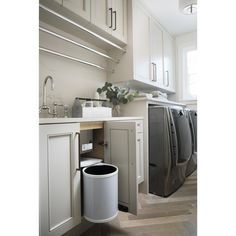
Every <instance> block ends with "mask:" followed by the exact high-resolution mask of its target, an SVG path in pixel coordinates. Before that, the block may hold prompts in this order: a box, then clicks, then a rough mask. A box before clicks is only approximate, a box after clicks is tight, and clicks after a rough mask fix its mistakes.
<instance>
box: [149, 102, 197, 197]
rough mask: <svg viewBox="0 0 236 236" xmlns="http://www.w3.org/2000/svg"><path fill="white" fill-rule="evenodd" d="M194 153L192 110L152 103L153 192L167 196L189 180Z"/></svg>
mask: <svg viewBox="0 0 236 236" xmlns="http://www.w3.org/2000/svg"><path fill="white" fill-rule="evenodd" d="M191 154H192V138H191V131H190V123H189V112H188V111H187V110H185V109H183V108H181V107H178V108H172V107H162V106H149V192H150V193H152V194H156V195H158V196H162V197H167V196H169V195H170V194H172V193H173V192H175V191H176V190H177V189H178V188H179V187H180V186H181V185H182V184H183V183H184V181H185V178H186V177H185V176H186V168H187V164H188V161H189V160H190V157H191Z"/></svg>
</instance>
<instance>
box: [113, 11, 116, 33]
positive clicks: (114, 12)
mask: <svg viewBox="0 0 236 236" xmlns="http://www.w3.org/2000/svg"><path fill="white" fill-rule="evenodd" d="M113 14H114V15H115V28H114V29H113V31H115V30H116V29H117V28H116V11H113Z"/></svg>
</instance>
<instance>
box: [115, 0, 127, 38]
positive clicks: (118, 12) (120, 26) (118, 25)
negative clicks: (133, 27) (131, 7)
mask: <svg viewBox="0 0 236 236" xmlns="http://www.w3.org/2000/svg"><path fill="white" fill-rule="evenodd" d="M112 6H113V12H112V17H113V20H112V23H113V26H112V35H113V36H114V37H116V38H118V39H120V40H121V41H123V42H127V0H113V2H112Z"/></svg>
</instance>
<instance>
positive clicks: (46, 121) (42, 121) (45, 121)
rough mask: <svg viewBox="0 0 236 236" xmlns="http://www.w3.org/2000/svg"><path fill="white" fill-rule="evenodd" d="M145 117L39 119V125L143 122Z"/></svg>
mask: <svg viewBox="0 0 236 236" xmlns="http://www.w3.org/2000/svg"><path fill="white" fill-rule="evenodd" d="M142 119H143V117H137V116H133V117H131V116H129V117H102V118H99V117H98V118H97V117H96V118H39V124H40V125H43V124H60V123H82V122H103V121H119V120H120V121H124V120H142Z"/></svg>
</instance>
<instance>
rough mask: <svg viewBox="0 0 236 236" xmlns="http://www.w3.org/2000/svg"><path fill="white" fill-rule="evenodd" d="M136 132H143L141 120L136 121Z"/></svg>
mask: <svg viewBox="0 0 236 236" xmlns="http://www.w3.org/2000/svg"><path fill="white" fill-rule="evenodd" d="M136 132H137V133H142V132H143V121H142V120H139V121H136Z"/></svg>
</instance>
